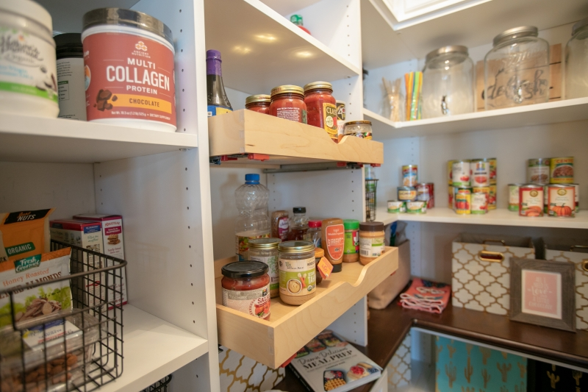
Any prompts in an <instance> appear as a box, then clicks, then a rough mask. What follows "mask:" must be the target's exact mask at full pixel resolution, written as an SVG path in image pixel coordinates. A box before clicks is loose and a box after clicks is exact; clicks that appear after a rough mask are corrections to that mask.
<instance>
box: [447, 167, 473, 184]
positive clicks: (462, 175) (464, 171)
mask: <svg viewBox="0 0 588 392" xmlns="http://www.w3.org/2000/svg"><path fill="white" fill-rule="evenodd" d="M451 173H452V174H451V175H452V178H453V186H454V187H459V188H464V187H465V188H468V187H469V186H470V177H471V168H470V161H469V160H463V161H455V162H453V166H452V170H451Z"/></svg>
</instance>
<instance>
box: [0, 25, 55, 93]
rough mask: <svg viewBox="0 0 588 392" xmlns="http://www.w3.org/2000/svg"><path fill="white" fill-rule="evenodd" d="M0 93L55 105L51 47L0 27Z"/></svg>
mask: <svg viewBox="0 0 588 392" xmlns="http://www.w3.org/2000/svg"><path fill="white" fill-rule="evenodd" d="M0 91H9V92H13V93H18V94H26V95H32V96H35V97H40V98H45V99H48V100H50V101H53V102H55V103H56V104H57V101H58V98H57V71H56V67H55V47H54V46H53V45H51V44H49V43H48V42H47V41H44V40H42V39H41V38H38V37H36V36H34V35H31V34H29V33H26V32H24V31H21V30H18V29H14V28H8V27H0Z"/></svg>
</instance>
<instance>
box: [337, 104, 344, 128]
mask: <svg viewBox="0 0 588 392" xmlns="http://www.w3.org/2000/svg"><path fill="white" fill-rule="evenodd" d="M337 133H338V134H339V136H343V135H345V102H337Z"/></svg>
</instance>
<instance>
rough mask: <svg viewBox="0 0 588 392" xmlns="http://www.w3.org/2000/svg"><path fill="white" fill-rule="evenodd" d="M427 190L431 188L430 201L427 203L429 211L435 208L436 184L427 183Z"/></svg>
mask: <svg viewBox="0 0 588 392" xmlns="http://www.w3.org/2000/svg"><path fill="white" fill-rule="evenodd" d="M425 185H427V188H429V201H428V202H427V209H430V208H433V207H435V184H433V183H432V182H427V183H426V184H425Z"/></svg>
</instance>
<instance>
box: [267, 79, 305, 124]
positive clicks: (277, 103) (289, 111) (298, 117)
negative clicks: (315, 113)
mask: <svg viewBox="0 0 588 392" xmlns="http://www.w3.org/2000/svg"><path fill="white" fill-rule="evenodd" d="M271 100H272V102H271V104H270V113H269V114H271V115H272V116H276V117H279V118H283V119H286V120H290V121H296V122H299V123H303V124H306V123H307V108H306V103H304V90H303V89H302V87H300V86H295V85H293V84H285V85H283V86H278V87H274V88H273V89H272V93H271Z"/></svg>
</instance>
